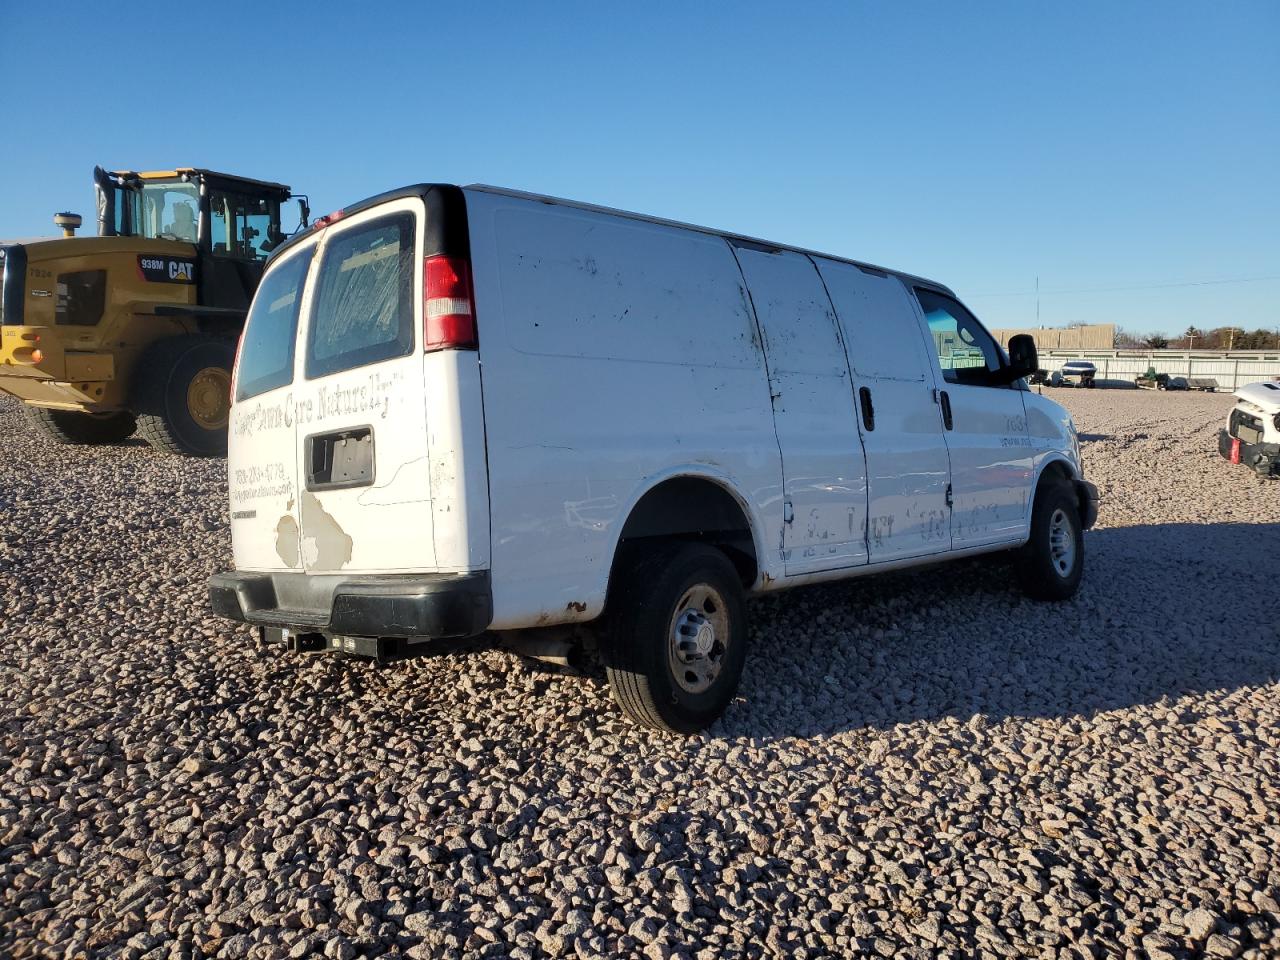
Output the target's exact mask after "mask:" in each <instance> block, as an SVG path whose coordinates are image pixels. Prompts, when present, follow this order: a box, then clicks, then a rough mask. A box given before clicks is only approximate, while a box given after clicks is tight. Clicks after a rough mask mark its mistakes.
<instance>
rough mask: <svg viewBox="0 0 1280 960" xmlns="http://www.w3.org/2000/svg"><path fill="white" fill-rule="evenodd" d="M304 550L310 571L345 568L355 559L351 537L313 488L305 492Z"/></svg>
mask: <svg viewBox="0 0 1280 960" xmlns="http://www.w3.org/2000/svg"><path fill="white" fill-rule="evenodd" d="M302 551H303V559H304V560H305V562H306V565H307V569H308V570H341V569H342V568H343V567H344V566H346V565H347V564H348V563H350V562H351V537H350V536H348V535H347V532H346V531H345V530H343V529H342V527H341V526H339V525H338V521H337V520H335V519H334V518H333V515H332V514H330V513H329V511H327V510H326V509H325V508H324V504H323V503H321V502H320V499H319V498H318V497H317V496H316V495H315V494H314V493H311V492H310V491H307V492H305V493H303V495H302Z"/></svg>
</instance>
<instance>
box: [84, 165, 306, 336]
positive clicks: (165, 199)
mask: <svg viewBox="0 0 1280 960" xmlns="http://www.w3.org/2000/svg"><path fill="white" fill-rule="evenodd" d="M94 186H95V188H96V191H97V195H98V235H99V236H104V237H113V236H131V237H146V238H148V239H154V240H170V241H173V242H176V243H187V244H192V245H193V246H194V247H195V248H196V254H197V256H198V258H199V261H200V268H199V283H200V288H201V296H200V300H201V303H202V304H204V305H205V306H206V307H214V308H222V309H226V310H232V311H237V312H239V313H243V312H244V311H247V310H248V308H249V303H250V301H251V300H252V299H253V292H254V290H256V289H257V286H258V283H259V281H260V280H261V279H262V269H263V265H264V264H265V263H266V261H267V257H268V256H270V254H271V252H272V251H273V250H274V249H275V248H276V247H278V246H279V245H280V244H281V243H283V242H284V240H285V239H286V237H287V236H288V234H286V232H285V229H284V227H283V225H282V223H281V215H282V211H281V207H282V205H283V204H284V203H285V202H286V201H288V200H289V199H290V198H291V197H292V194H291V192H290V189H289V187H287V186H285V185H284V184H280V183H270V182H267V181H264V180H251V179H248V178H246V177H235V176H231V175H228V174H222V173H216V172H214V171H212V170H201V169H197V168H194V167H182V168H179V169H177V170H167V171H155V172H149V173H135V172H133V171H113V172H108V171H106V170H104V169H102V168H101V167H97V168H95V170H94ZM297 200H298V213H299V221H300V222H299V224H298V226H300V227H305V226H306V224H307V215H308V210H307V203H306V198H305V197H298V198H297ZM290 226H292V224H290Z"/></svg>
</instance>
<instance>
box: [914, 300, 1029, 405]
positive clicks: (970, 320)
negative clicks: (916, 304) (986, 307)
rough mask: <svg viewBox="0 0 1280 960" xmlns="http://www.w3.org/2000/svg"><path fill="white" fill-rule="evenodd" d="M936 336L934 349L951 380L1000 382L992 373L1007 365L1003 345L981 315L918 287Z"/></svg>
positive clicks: (984, 383)
mask: <svg viewBox="0 0 1280 960" xmlns="http://www.w3.org/2000/svg"><path fill="white" fill-rule="evenodd" d="M915 294H916V299H918V300H919V301H920V308H921V309H922V310H923V311H924V317H925V320H926V321H927V322H928V324H929V333H930V335H931V336H932V339H933V349H934V352H935V353H936V355H937V357H938V365H939V366H940V367H941V368H942V377H943V379H944V380H946V381H947V382H948V383H967V384H971V385H974V386H980V387H991V386H1001V387H1005V386H1008V384H995V383H992V381H991V374H993V373H995V372H997V371H998V370H999V369H1000V368H1001V367H1002V366H1004V358H1003V356H1002V353H1001V350H1000V346H999V344H997V343H996V341H995V339H994V338H993V337H992V336H991V334H989V333H987V331H986V330H985V329H984V328H983V326H982V324H980V323H979V322H978V319H977V318H976V317H975V316H974V315H973V314H972V313H970V312H969V311H968V310H966V309H965V308H964V306H963V305H962V304H961V303H960V302H959V301H957V300H953V299H952V298H950V297H946V296H943V295H942V294H940V293H936V292H934V291H933V290H925V289H922V288H920V287H917V288H916V291H915Z"/></svg>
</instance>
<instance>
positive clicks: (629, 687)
mask: <svg viewBox="0 0 1280 960" xmlns="http://www.w3.org/2000/svg"><path fill="white" fill-rule="evenodd" d="M615 580H616V583H615V588H614V589H613V590H612V595H611V597H610V603H609V606H610V610H609V617H608V624H607V629H606V631H605V637H604V643H603V644H602V653H603V654H604V660H605V670H606V673H607V675H608V678H609V688H610V690H611V692H612V693H613V698H614V700H616V701H617V703H618V706H620V707H621V708H622V711H623V712H624V713H625V714H626V715H627V716H628V717H630V718H631V719H632V720H634V721H636V722H637V723H641V724H644V725H645V726H649V727H653V728H655V729H658V730H665V731H668V732H671V733H695V732H696V731H698V730H702V729H703V728H705V727H707V726H710V725H711V724H712V723H713V722H714V721H715V720H716V719H717V718H718V717H719V716H720V715H721V714H722V713H724V711H725V708H726V707H728V705H729V702H730V700H732V699H733V696H734V694H735V693H736V692H737V689H738V681H739V680H740V679H741V677H742V665H743V663H744V661H745V660H746V652H747V650H746V648H747V605H746V598H745V595H744V591H743V588H742V582H741V580H740V579H739V577H738V572H737V570H735V569H734V566H733V564H732V563H730V562H729V558H728V557H726V556H725V555H724V554H723V553H721V552H720V551H719V550H716V549H715V548H713V547H708V546H705V545H704V544H696V543H672V544H665V545H663V546H659V547H651V548H647V549H641V550H638V551H637V552H635V553H633V554H632V555H631V556H630V557H624V558H622V559H621V560H620V563H619V569H618V570H617V571H615Z"/></svg>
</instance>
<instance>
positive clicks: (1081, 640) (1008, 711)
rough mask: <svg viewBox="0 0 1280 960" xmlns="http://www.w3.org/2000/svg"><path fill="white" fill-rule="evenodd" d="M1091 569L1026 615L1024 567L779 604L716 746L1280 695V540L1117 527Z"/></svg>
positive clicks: (1220, 529)
mask: <svg viewBox="0 0 1280 960" xmlns="http://www.w3.org/2000/svg"><path fill="white" fill-rule="evenodd" d="M1086 553H1087V557H1088V560H1087V565H1086V569H1085V579H1084V584H1083V585H1082V587H1081V590H1080V592H1079V594H1078V595H1077V596H1076V597H1075V598H1073V599H1072V600H1070V601H1067V602H1065V603H1058V604H1055V603H1044V604H1042V603H1035V602H1032V601H1030V600H1027V599H1025V598H1024V597H1023V596H1022V595H1021V593H1020V592H1019V591H1018V589H1017V587H1016V585H1015V584H1014V572H1013V570H1012V566H1011V563H1010V561H1009V560H1007V559H1004V560H992V559H988V560H985V561H983V560H977V561H969V562H964V563H956V564H952V565H948V566H938V567H934V568H931V569H927V570H923V571H917V572H914V573H899V574H888V575H884V576H880V577H869V578H866V579H863V580H855V581H851V582H847V583H844V584H832V585H827V586H823V587H815V588H810V589H804V588H802V589H799V590H796V591H793V592H791V593H787V594H780V595H778V596H776V597H768V598H761V599H760V600H757V601H755V602H754V603H753V604H752V615H753V620H754V624H753V636H752V644H753V646H752V650H751V654H750V658H749V660H748V666H747V673H746V675H745V676H744V680H743V687H742V701H740V702H738V703H736V704H735V705H734V706H733V707H732V708H731V709H730V711H729V713H728V714H727V715H726V717H725V719H724V720H723V721H722V722H721V724H719V725H718V726H717V727H716V728H715V730H714V731H713V732H714V733H715V734H716V735H720V736H728V737H731V738H739V737H759V738H772V737H807V736H814V735H822V734H834V733H839V732H842V731H847V730H858V729H876V728H879V729H884V728H889V727H893V726H896V725H898V724H904V723H914V722H917V721H930V720H935V719H938V718H941V717H946V716H951V717H956V718H960V719H963V720H969V719H970V718H971V717H973V716H974V715H975V714H979V715H982V716H983V717H985V718H986V720H987V721H988V722H991V723H997V722H999V721H1000V720H1002V719H1005V718H1008V717H1057V718H1061V717H1068V716H1073V715H1090V714H1094V713H1097V712H1100V711H1107V710H1115V709H1122V708H1126V707H1131V706H1134V705H1140V704H1150V703H1155V702H1158V701H1160V700H1162V699H1165V698H1177V697H1180V696H1182V695H1184V694H1189V693H1197V692H1203V691H1228V692H1229V691H1231V690H1234V689H1237V688H1240V687H1248V686H1256V685H1258V684H1263V683H1268V682H1273V681H1275V680H1276V679H1277V678H1280V620H1278V619H1277V617H1276V613H1275V607H1274V603H1275V596H1276V593H1275V590H1276V587H1275V576H1276V573H1277V570H1278V569H1280V564H1277V559H1276V558H1277V557H1280V524H1276V523H1268V524H1203V525H1200V524H1189V523H1182V524H1163V525H1151V526H1130V527H1113V528H1108V529H1101V530H1095V531H1091V532H1090V533H1089V534H1087V537H1086Z"/></svg>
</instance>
